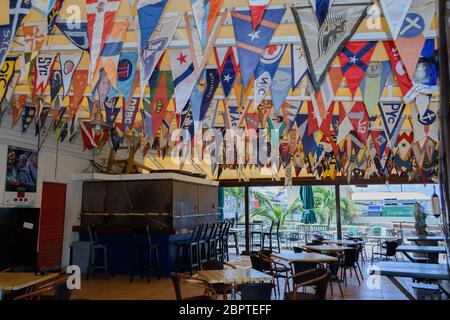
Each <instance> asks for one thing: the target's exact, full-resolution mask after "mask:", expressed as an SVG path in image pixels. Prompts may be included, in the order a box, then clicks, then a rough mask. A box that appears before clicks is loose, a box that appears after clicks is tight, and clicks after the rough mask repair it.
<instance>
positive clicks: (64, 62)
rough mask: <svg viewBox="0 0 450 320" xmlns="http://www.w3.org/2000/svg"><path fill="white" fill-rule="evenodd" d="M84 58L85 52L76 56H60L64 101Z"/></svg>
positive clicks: (62, 54) (75, 54) (61, 54)
mask: <svg viewBox="0 0 450 320" xmlns="http://www.w3.org/2000/svg"><path fill="white" fill-rule="evenodd" d="M82 57H83V52H81V53H74V54H64V53H60V54H59V64H60V65H61V74H62V83H63V97H62V98H63V99H64V97H65V96H66V95H67V93H68V92H69V89H70V84H71V83H72V77H73V73H74V71H75V70H76V69H77V67H78V64H79V63H80V61H81V58H82Z"/></svg>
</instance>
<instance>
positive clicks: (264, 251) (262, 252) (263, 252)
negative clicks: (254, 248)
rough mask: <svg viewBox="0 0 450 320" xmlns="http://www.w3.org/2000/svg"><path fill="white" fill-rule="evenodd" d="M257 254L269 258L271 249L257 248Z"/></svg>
mask: <svg viewBox="0 0 450 320" xmlns="http://www.w3.org/2000/svg"><path fill="white" fill-rule="evenodd" d="M259 255H260V256H262V257H263V258H267V259H270V257H271V256H272V250H269V249H261V250H259Z"/></svg>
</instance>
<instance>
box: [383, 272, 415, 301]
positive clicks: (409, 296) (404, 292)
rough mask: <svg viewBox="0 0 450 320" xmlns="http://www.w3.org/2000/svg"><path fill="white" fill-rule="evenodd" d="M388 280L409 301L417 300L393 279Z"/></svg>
mask: <svg viewBox="0 0 450 320" xmlns="http://www.w3.org/2000/svg"><path fill="white" fill-rule="evenodd" d="M388 279H389V280H391V282H392V283H393V284H394V285H395V286H396V287H397V288H398V289H399V290H400V291H401V292H402V293H403V294H404V295H405V296H406V297H407V298H408V299H409V300H417V299H416V297H414V296H413V295H412V294H411V293H410V292H409V291H408V290H407V289H406V288H405V287H404V286H403V285H402V284H401V283H400V282H399V281H398V280H397V279H396V278H395V277H388Z"/></svg>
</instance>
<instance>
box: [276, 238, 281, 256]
mask: <svg viewBox="0 0 450 320" xmlns="http://www.w3.org/2000/svg"><path fill="white" fill-rule="evenodd" d="M276 237H277V243H278V253H280V252H281V247H280V235H279V234H277V235H276Z"/></svg>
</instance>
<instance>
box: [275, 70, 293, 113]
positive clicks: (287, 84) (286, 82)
mask: <svg viewBox="0 0 450 320" xmlns="http://www.w3.org/2000/svg"><path fill="white" fill-rule="evenodd" d="M290 69H291V68H290V67H279V68H278V70H277V72H276V73H275V76H274V77H273V80H272V83H271V85H270V98H271V99H272V104H273V107H274V109H275V113H276V114H278V113H279V112H280V110H281V106H282V105H283V103H284V100H285V99H286V97H287V95H288V93H289V90H290V89H291V83H292V78H291V70H290Z"/></svg>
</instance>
